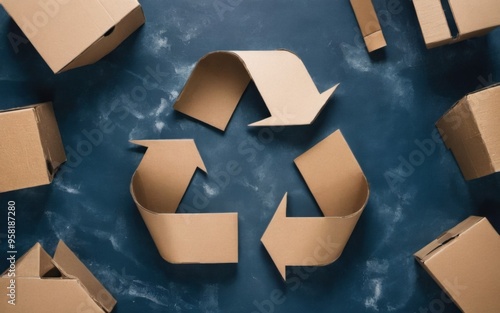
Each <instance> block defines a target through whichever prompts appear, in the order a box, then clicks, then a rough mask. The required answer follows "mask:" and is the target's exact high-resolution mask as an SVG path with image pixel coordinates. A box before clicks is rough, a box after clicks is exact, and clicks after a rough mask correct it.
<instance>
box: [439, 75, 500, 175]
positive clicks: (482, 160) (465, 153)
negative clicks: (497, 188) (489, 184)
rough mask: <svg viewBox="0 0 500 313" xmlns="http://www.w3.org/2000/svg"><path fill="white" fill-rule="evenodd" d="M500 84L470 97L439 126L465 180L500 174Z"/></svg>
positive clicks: (469, 95) (452, 110) (465, 98)
mask: <svg viewBox="0 0 500 313" xmlns="http://www.w3.org/2000/svg"><path fill="white" fill-rule="evenodd" d="M499 101H500V85H499V84H496V85H493V86H490V87H487V88H485V89H481V90H478V91H476V92H473V93H471V94H468V95H467V96H465V97H464V98H463V99H461V100H460V101H459V102H457V103H456V104H455V105H454V106H453V107H452V108H451V109H450V110H449V111H448V112H446V113H445V114H444V116H443V117H442V118H441V119H440V120H439V121H438V122H437V123H436V127H437V128H438V129H439V132H440V133H441V136H442V137H443V140H444V143H445V144H446V146H447V147H448V149H450V150H451V151H452V152H453V155H454V156H455V159H456V160H457V162H458V165H459V166H460V169H461V171H462V173H463V175H464V178H465V179H466V180H471V179H476V178H480V177H483V176H486V175H490V174H493V173H495V172H499V171H500V137H499V135H498V134H499V133H500V106H499V105H498V103H499Z"/></svg>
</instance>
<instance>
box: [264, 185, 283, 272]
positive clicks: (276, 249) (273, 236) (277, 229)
mask: <svg viewBox="0 0 500 313" xmlns="http://www.w3.org/2000/svg"><path fill="white" fill-rule="evenodd" d="M287 195H288V193H286V194H285V196H284V197H283V200H281V203H280V205H279V206H278V209H277V210H276V213H274V216H273V218H272V220H271V222H270V223H269V226H268V227H267V229H266V231H265V232H264V235H262V238H261V242H262V244H263V245H264V247H265V248H266V250H267V252H268V253H269V255H270V256H271V259H273V262H274V264H275V265H276V267H277V268H278V270H279V272H280V274H281V277H283V280H285V281H286V265H287V264H286V261H287V260H286V258H285V257H283V255H282V254H283V251H282V248H283V247H281V246H280V245H281V243H282V240H281V237H282V235H283V234H284V233H283V229H282V227H281V221H284V220H285V219H286V206H287ZM285 235H286V234H285Z"/></svg>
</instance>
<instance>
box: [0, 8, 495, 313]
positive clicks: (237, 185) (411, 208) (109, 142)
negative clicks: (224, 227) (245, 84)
mask: <svg viewBox="0 0 500 313" xmlns="http://www.w3.org/2000/svg"><path fill="white" fill-rule="evenodd" d="M142 2H143V3H142V4H143V7H144V10H145V13H146V16H147V24H146V25H145V26H144V27H143V28H141V29H140V30H139V31H138V32H137V33H135V34H134V35H133V36H132V37H131V38H129V39H128V40H127V41H126V42H124V43H123V44H122V45H121V46H120V47H119V48H118V49H117V50H116V51H114V52H113V53H112V54H110V55H109V56H107V57H106V58H104V59H103V60H102V61H100V62H99V63H97V64H96V65H92V66H88V67H85V68H81V69H77V70H73V71H70V72H68V73H64V74H61V75H53V74H52V73H51V71H50V70H49V68H48V67H47V66H46V65H45V63H44V62H43V61H42V59H41V58H40V57H39V55H38V54H37V53H36V52H35V50H34V49H33V47H31V46H30V45H28V44H23V45H21V46H19V52H18V53H16V52H15V50H14V49H13V47H12V46H11V44H10V43H9V40H8V34H9V33H14V34H18V35H20V34H21V33H20V31H19V29H18V28H17V26H16V25H15V24H13V22H12V21H11V20H10V19H9V18H8V16H7V15H6V14H5V12H3V11H1V12H0V57H1V68H0V98H1V99H2V100H1V101H0V108H2V109H3V108H12V107H17V106H21V105H26V104H31V103H38V102H42V101H46V100H53V102H54V106H55V110H56V116H57V119H58V121H59V126H60V130H61V134H62V137H63V141H64V144H65V147H66V150H67V153H68V154H69V156H70V161H69V162H68V163H67V164H66V165H64V167H63V168H62V170H63V171H64V172H62V173H61V174H60V175H58V176H57V178H56V179H55V181H54V182H53V184H52V185H50V186H44V187H39V188H33V189H29V190H21V191H17V192H11V193H6V194H2V195H0V206H1V207H2V209H1V210H0V212H2V213H1V216H3V217H2V218H1V219H0V221H1V222H0V225H1V226H0V230H1V233H3V234H5V222H3V221H5V220H6V203H7V201H8V200H15V201H16V202H17V213H18V216H17V219H18V229H17V231H18V249H19V251H20V252H24V251H26V250H27V249H28V248H29V247H31V246H32V245H33V244H34V243H35V242H37V241H40V242H41V243H42V244H43V246H44V247H45V248H46V249H47V250H48V251H49V252H51V253H52V252H53V251H54V249H55V246H56V244H57V241H58V239H63V240H64V241H65V242H66V243H67V244H68V245H69V246H70V247H71V248H72V249H73V250H74V251H75V252H76V253H77V255H78V256H79V257H80V258H81V259H82V260H83V261H84V263H85V264H86V265H87V266H88V267H89V268H90V269H91V271H92V272H93V273H95V275H96V276H97V277H98V278H99V279H100V280H101V282H102V283H103V284H104V285H105V286H106V287H107V288H108V289H109V290H110V291H111V293H112V294H113V295H114V296H115V297H116V298H117V300H118V305H117V307H116V309H115V311H114V312H116V313H132V312H254V311H256V312H258V311H259V308H260V311H261V312H271V311H272V312H305V311H307V312H405V313H407V312H420V311H419V310H420V309H424V310H425V309H427V310H429V312H447V313H451V312H459V311H458V309H457V308H456V307H455V306H454V305H453V304H449V303H448V301H442V300H440V299H441V294H442V292H441V290H440V289H439V287H438V286H437V285H436V284H435V283H434V282H433V280H432V279H431V277H430V276H429V275H427V274H426V273H425V272H424V270H423V269H422V268H420V266H419V265H418V264H417V263H416V262H415V261H414V260H413V258H412V254H413V253H414V252H415V251H417V250H418V249H420V248H421V247H423V246H424V245H426V244H427V243H429V242H430V241H431V240H432V239H434V238H435V237H436V236H438V235H439V234H440V233H441V232H443V231H445V230H447V229H449V228H450V227H452V226H454V225H455V224H456V223H458V222H460V221H461V220H463V219H465V218H466V217H468V216H469V215H472V214H474V215H483V216H487V217H489V218H490V220H491V221H492V223H493V224H494V225H495V226H496V227H497V229H498V227H500V195H499V192H498V190H500V176H498V175H492V176H489V177H486V178H483V179H480V180H476V181H473V182H465V181H464V180H463V178H462V176H461V173H460V171H459V169H458V167H457V165H456V162H455V160H454V159H453V156H452V155H451V153H449V152H448V151H446V149H445V148H444V145H443V144H442V142H440V141H438V144H436V148H435V151H433V152H432V153H429V155H428V156H426V157H425V159H424V161H423V163H422V164H421V165H420V166H417V167H416V168H415V169H414V172H413V174H412V175H410V176H409V177H408V178H406V179H404V181H402V182H399V183H397V184H396V185H395V186H393V188H390V187H389V184H388V183H387V181H386V179H385V177H384V174H385V173H387V172H388V171H397V170H398V167H399V165H400V163H401V161H400V160H401V158H402V159H405V160H408V159H409V157H410V156H411V155H412V152H413V151H415V150H416V149H418V145H417V144H416V143H415V140H420V141H424V140H426V139H432V136H433V134H434V132H435V128H434V123H435V122H436V121H437V119H438V118H439V117H440V116H441V115H442V114H443V113H444V112H445V111H446V110H447V109H448V108H450V106H451V105H452V104H453V103H454V102H455V101H457V100H458V99H459V98H461V97H462V96H463V95H464V94H466V93H468V92H471V91H473V90H475V89H477V88H478V87H479V86H481V85H483V84H489V83H491V82H493V81H497V80H498V79H499V74H500V59H499V57H498V56H499V54H500V31H499V30H496V31H494V32H492V33H490V34H489V35H488V36H485V37H482V38H478V39H473V40H470V41H466V42H463V43H459V44H455V45H451V46H446V47H441V48H437V49H433V50H426V49H425V47H424V44H423V39H422V37H421V34H420V30H419V27H418V25H417V20H416V16H415V12H414V9H413V6H412V4H411V2H410V1H407V0H405V1H401V2H399V1H398V0H390V1H383V0H379V1H375V6H376V8H377V10H378V11H379V13H380V14H381V18H382V20H383V22H382V24H383V30H384V33H385V35H386V38H387V42H388V47H387V48H386V49H385V50H384V51H382V52H378V53H374V54H373V55H372V57H369V56H368V54H367V53H366V51H365V47H364V45H363V44H362V43H361V37H360V34H359V29H358V28H357V24H356V21H355V18H354V15H353V13H352V10H351V7H350V5H349V1H327V0H322V1H320V0H307V1H306V0H300V1H284V0H280V1H269V0H249V1H229V0H216V1H212V0H210V1H195V0H182V1H181V0H172V1H160V0H144V1H142ZM223 4H225V6H224V5H223ZM394 4H396V5H394ZM217 8H219V9H217ZM218 10H219V11H218ZM220 10H225V11H220ZM275 48H286V49H290V50H292V51H294V52H296V53H297V54H298V55H299V56H300V57H301V58H302V60H303V61H304V63H305V64H306V66H307V68H308V70H309V71H310V73H311V76H312V77H313V79H314V81H315V83H316V84H317V86H318V88H319V89H320V91H323V90H326V89H327V88H329V87H330V86H332V85H334V84H335V83H337V82H340V83H341V86H340V88H339V90H338V92H337V93H336V94H335V96H334V98H333V99H332V100H331V101H330V102H329V103H328V104H327V107H326V109H325V110H324V111H323V112H322V114H321V115H320V117H319V118H318V120H317V121H316V122H315V123H314V124H313V125H312V126H309V127H293V128H287V129H285V130H280V129H278V130H274V132H273V134H274V136H273V138H272V142H270V143H265V144H263V146H264V148H263V149H262V151H255V154H254V153H250V152H247V154H240V153H238V149H237V147H238V145H240V144H242V142H244V141H248V140H249V139H251V138H253V139H257V140H258V138H259V132H260V131H261V130H260V129H252V128H249V127H247V126H246V125H247V124H249V123H251V122H254V121H257V120H260V119H262V118H264V117H266V114H267V113H266V110H265V105H264V103H263V101H262V99H261V98H260V96H259V94H258V92H257V90H256V88H255V86H253V85H251V86H250V87H249V88H248V90H247V92H246V93H245V95H244V97H243V99H242V101H241V104H240V105H239V107H238V109H237V111H236V113H235V115H234V117H233V119H232V121H231V123H230V125H229V128H228V129H227V131H226V132H225V133H221V132H219V131H216V130H214V129H212V128H209V127H206V126H204V125H202V124H200V123H197V122H196V121H193V120H191V119H189V118H186V117H185V116H182V115H181V114H178V113H175V112H174V111H173V110H172V104H173V102H174V100H175V99H176V97H177V95H178V94H179V93H180V91H181V90H182V87H183V85H184V83H185V81H186V80H187V78H188V76H189V74H190V71H191V69H192V67H193V65H194V64H195V63H196V61H197V60H198V59H199V58H200V57H202V56H203V55H205V54H206V53H208V52H211V51H214V50H228V49H232V50H237V49H241V50H246V49H252V50H259V49H275ZM148 68H149V69H148ZM157 68H158V69H159V70H160V71H161V72H162V73H161V75H160V76H159V77H158V79H157V80H158V81H157V82H155V80H151V79H150V80H149V81H148V84H147V87H150V89H151V90H148V91H147V92H146V93H145V94H144V93H141V92H140V91H141V90H142V91H144V89H141V86H143V82H144V79H145V78H146V76H148V75H149V71H151V70H150V69H153V71H154V69H157ZM103 122H109V123H110V124H109V123H108V125H112V127H111V128H112V130H111V131H110V132H108V133H106V134H103V142H102V143H100V144H99V143H97V144H96V145H92V148H91V151H90V153H89V154H88V155H87V156H82V157H79V156H76V153H75V152H74V151H76V150H78V148H79V147H80V146H81V145H82V142H84V141H85V140H87V139H86V138H85V133H86V132H94V133H95V130H96V129H99V128H98V127H99V124H100V123H103ZM339 128H340V129H341V130H342V132H343V133H344V136H345V137H346V139H347V141H348V142H349V144H350V146H351V148H352V150H353V152H354V153H355V155H356V157H357V159H358V161H359V163H360V164H361V166H362V168H363V170H364V171H365V174H366V176H367V178H368V180H369V182H370V185H371V197H370V201H369V203H368V206H367V208H366V210H365V212H364V214H363V215H362V217H361V219H360V221H359V223H358V225H357V227H356V229H355V231H354V234H353V236H352V238H351V240H350V241H349V243H348V245H347V248H346V250H345V252H344V254H343V255H342V257H341V258H340V259H339V260H338V261H337V262H336V263H334V264H332V265H330V266H327V267H321V268H317V269H308V270H310V271H312V273H309V274H307V275H305V274H303V273H307V272H306V271H305V270H304V269H301V268H296V269H294V271H296V270H300V271H301V273H299V274H297V273H295V274H291V275H289V278H290V283H288V284H285V283H284V282H283V281H282V279H281V277H280V276H279V273H278V271H277V270H276V268H275V266H274V264H273V262H272V260H271V259H270V257H269V255H268V254H267V252H266V251H265V249H264V248H263V246H262V245H261V243H260V237H261V236H262V234H263V232H264V230H265V228H266V227H267V225H268V223H269V221H270V219H271V217H272V216H273V214H274V211H275V209H276V208H277V206H278V204H279V201H280V200H281V198H282V197H283V195H284V193H285V192H287V191H288V192H289V194H290V198H289V214H291V215H293V216H319V214H320V211H319V209H318V208H317V206H316V204H315V202H314V200H313V198H312V196H311V195H310V193H309V192H308V190H307V187H306V186H305V184H304V182H303V180H302V178H301V177H300V175H299V173H298V171H297V170H296V168H295V166H294V165H293V159H294V158H295V157H296V156H298V155H300V154H301V153H302V152H304V151H306V150H307V149H308V148H310V147H312V146H313V145H314V144H315V143H317V142H318V141H320V140H321V139H323V138H324V137H326V136H327V135H328V134H330V133H331V132H333V131H335V130H336V129H339ZM266 131H268V130H266ZM144 138H150V139H156V138H194V139H195V140H196V142H197V145H198V147H199V149H200V152H201V155H202V157H203V159H204V161H205V164H206V166H207V168H208V170H209V174H208V175H203V174H196V176H195V178H194V180H193V183H192V185H191V186H190V188H189V190H188V192H187V194H186V196H185V198H184V201H183V203H184V207H183V210H184V211H187V212H194V211H197V209H196V208H195V207H194V206H193V199H194V196H195V195H196V194H197V193H201V194H203V195H204V196H205V197H206V198H207V199H208V200H207V202H208V204H207V206H206V207H205V208H203V209H202V211H203V212H234V211H236V212H238V213H239V225H240V234H239V237H240V263H239V264H237V265H211V266H202V265H185V266H179V265H171V264H168V263H166V262H164V261H163V260H162V259H161V257H160V256H159V254H158V252H157V250H156V248H155V246H154V244H153V241H152V239H151V237H150V235H149V233H148V231H147V229H146V227H145V225H144V223H143V221H142V219H141V217H140V215H139V213H138V211H137V209H136V207H135V205H134V203H133V201H132V199H131V197H130V194H129V183H130V178H131V176H132V173H133V172H134V170H135V168H136V167H137V165H138V164H139V162H140V160H141V158H142V157H143V150H142V149H137V148H134V147H133V146H132V145H131V144H129V143H128V140H129V139H144ZM243 144H244V143H243ZM80 149H81V147H80ZM72 151H73V152H72ZM231 160H236V161H237V162H239V164H240V165H241V167H242V169H243V170H242V173H241V174H240V175H238V176H234V177H231V180H230V183H229V184H228V185H227V186H222V187H221V186H218V185H217V182H216V177H217V173H219V172H220V171H222V170H223V169H224V167H225V166H226V164H227V163H228V162H229V161H231ZM0 240H2V244H1V247H2V249H6V248H5V246H6V245H5V235H4V236H2V237H1V238H0ZM0 255H4V254H3V252H0ZM0 265H1V268H5V267H6V266H7V262H6V260H5V258H4V257H3V256H2V257H1V260H0ZM279 292H282V293H283V294H284V296H283V297H284V298H283V297H279V300H280V301H279V302H280V304H278V305H273V307H272V310H271V306H270V305H269V303H270V302H269V301H270V299H272V298H273V297H275V296H276V294H277V293H279ZM424 312H425V311H424Z"/></svg>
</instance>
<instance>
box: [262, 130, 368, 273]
mask: <svg viewBox="0 0 500 313" xmlns="http://www.w3.org/2000/svg"><path fill="white" fill-rule="evenodd" d="M295 164H296V165H297V167H298V169H299V171H300V173H301V174H302V176H303V178H304V180H305V182H306V184H307V186H308V187H309V190H310V191H311V193H312V195H313V196H314V198H315V200H316V202H317V203H318V205H319V207H320V209H321V211H322V212H323V214H324V217H319V218H310V217H307V218H297V217H293V218H292V217H287V216H286V204H287V195H286V194H285V197H284V198H283V200H282V202H281V204H280V205H279V207H278V209H277V211H276V213H275V215H274V217H273V219H272V220H271V223H270V224H269V226H268V228H267V230H266V231H265V233H264V235H263V236H262V243H263V244H264V246H265V247H266V249H267V251H268V252H269V254H270V255H271V258H272V259H273V261H274V263H275V264H276V267H277V268H278V270H279V271H280V273H281V276H282V277H283V279H285V280H286V267H287V266H324V265H328V264H331V263H333V262H334V261H335V260H337V259H338V258H339V257H340V255H341V253H342V251H343V250H344V247H345V246H346V244H347V241H348V240H349V238H350V236H351V233H352V232H353V230H354V227H355V226H356V223H357V221H358V219H359V217H360V216H361V213H363V210H364V208H365V206H366V203H367V201H368V197H369V187H368V182H367V180H366V177H365V175H364V174H363V171H362V169H361V167H360V166H359V164H358V162H357V161H356V158H355V157H354V155H353V154H352V152H351V149H350V148H349V146H348V144H347V142H346V141H345V139H344V137H343V136H342V133H341V132H340V131H336V132H334V133H333V134H331V135H330V136H328V137H327V138H326V139H324V140H323V141H321V142H320V143H318V144H317V145H316V146H314V147H313V148H311V149H310V150H309V151H307V152H305V153H304V154H302V155H301V156H299V157H298V158H297V159H295Z"/></svg>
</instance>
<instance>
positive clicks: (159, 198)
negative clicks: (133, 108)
mask: <svg viewBox="0 0 500 313" xmlns="http://www.w3.org/2000/svg"><path fill="white" fill-rule="evenodd" d="M132 143H134V144H137V145H141V146H144V147H148V149H147V151H146V154H145V156H144V158H143V160H142V162H141V164H140V165H139V167H138V168H137V170H136V171H135V173H134V176H133V177H132V182H131V185H130V193H131V195H132V198H133V199H134V201H135V204H136V205H137V208H138V209H139V212H140V213H141V215H142V218H143V219H144V222H145V224H146V226H147V228H148V230H149V232H150V233H151V237H153V240H154V242H155V244H156V247H157V248H158V251H159V252H160V254H161V256H162V257H163V258H164V259H165V260H166V261H168V262H170V263H176V264H180V263H188V264H189V263H206V264H210V263H238V214H236V213H220V214H213V213H211V214H200V213H196V214H180V213H177V214H176V213H175V212H176V210H177V208H178V206H179V204H180V202H181V200H182V197H183V196H184V193H185V192H186V190H187V188H188V187H189V184H190V182H191V179H192V177H193V175H194V173H195V171H196V170H197V169H200V170H202V171H204V172H206V171H207V170H206V168H205V165H204V164H203V160H202V159H201V156H200V154H199V152H198V149H197V148H196V145H195V143H194V141H193V140H136V141H132Z"/></svg>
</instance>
